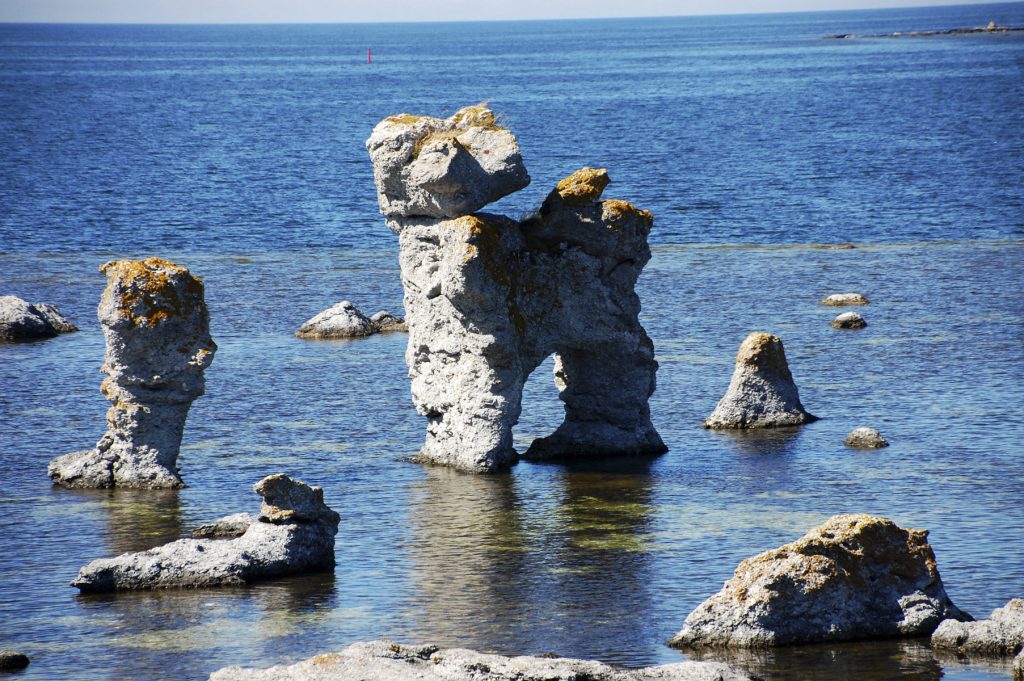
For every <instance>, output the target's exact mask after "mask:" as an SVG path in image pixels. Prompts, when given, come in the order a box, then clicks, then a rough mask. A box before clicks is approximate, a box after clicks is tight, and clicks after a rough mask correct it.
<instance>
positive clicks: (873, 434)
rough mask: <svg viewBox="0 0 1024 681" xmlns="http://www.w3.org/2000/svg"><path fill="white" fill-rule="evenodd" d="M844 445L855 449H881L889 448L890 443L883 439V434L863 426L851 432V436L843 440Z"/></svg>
mask: <svg viewBox="0 0 1024 681" xmlns="http://www.w3.org/2000/svg"><path fill="white" fill-rule="evenodd" d="M843 444H845V445H846V446H847V447H853V448H854V449H880V448H882V447H888V446H889V441H888V440H886V439H885V438H884V437H882V434H881V433H879V432H878V431H877V430H875V429H874V428H868V427H867V426H861V427H860V428H854V429H853V430H851V431H850V434H849V435H847V436H846V439H845V440H843Z"/></svg>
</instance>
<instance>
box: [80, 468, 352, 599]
mask: <svg viewBox="0 0 1024 681" xmlns="http://www.w3.org/2000/svg"><path fill="white" fill-rule="evenodd" d="M253 489H254V491H256V493H258V494H259V495H260V496H262V497H263V512H262V513H261V515H260V519H259V521H258V522H252V523H250V524H249V525H248V527H247V528H246V530H245V532H244V533H243V534H242V535H241V536H238V537H237V538H233V539H179V540H178V541H174V542H171V543H169V544H164V545H163V546H158V547H156V548H154V549H150V550H149V551H139V552H136V553H125V554H122V555H120V556H118V557H116V558H103V559H100V560H94V561H93V562H91V563H89V564H88V565H86V566H85V567H83V568H82V569H81V570H80V571H79V572H78V576H77V577H75V579H74V580H73V581H72V582H71V586H74V587H77V588H78V589H80V590H81V591H82V592H84V593H98V592H110V591H136V590H141V589H168V588H200V587H209V586H240V585H243V584H249V583H251V582H255V581H258V580H261V579H273V578H277V577H284V576H287V575H296V574H302V573H308V572H319V571H322V570H329V569H331V568H332V567H334V536H335V535H336V534H337V532H338V520H339V518H338V514H337V513H335V512H334V511H332V510H331V509H330V508H328V506H327V505H326V504H325V503H324V501H323V490H322V489H321V488H319V487H310V486H308V485H306V484H305V483H303V482H300V481H298V480H293V479H291V478H289V477H288V476H286V475H272V476H269V477H266V478H264V479H263V480H261V481H260V482H258V483H257V484H256V485H255V486H254V487H253ZM229 518H234V519H235V520H237V516H229ZM226 521H227V519H221V520H220V521H218V522H217V523H214V526H221V527H223V526H224V525H225V524H226ZM236 524H237V523H236Z"/></svg>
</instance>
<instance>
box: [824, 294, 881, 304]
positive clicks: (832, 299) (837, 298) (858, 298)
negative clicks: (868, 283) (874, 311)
mask: <svg viewBox="0 0 1024 681" xmlns="http://www.w3.org/2000/svg"><path fill="white" fill-rule="evenodd" d="M869 302H870V301H869V300H868V299H867V298H865V297H864V296H862V295H861V294H859V293H833V294H832V295H830V296H828V297H827V298H825V299H824V300H823V301H821V302H820V303H818V304H819V305H828V306H830V307H842V306H844V305H867V304H868V303H869Z"/></svg>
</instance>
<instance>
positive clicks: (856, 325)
mask: <svg viewBox="0 0 1024 681" xmlns="http://www.w3.org/2000/svg"><path fill="white" fill-rule="evenodd" d="M867 325H868V323H867V321H865V319H864V318H863V317H861V316H860V315H859V314H857V313H856V312H844V313H843V314H841V315H839V316H838V317H836V318H835V319H833V320H832V328H834V329H863V328H864V327H865V326H867Z"/></svg>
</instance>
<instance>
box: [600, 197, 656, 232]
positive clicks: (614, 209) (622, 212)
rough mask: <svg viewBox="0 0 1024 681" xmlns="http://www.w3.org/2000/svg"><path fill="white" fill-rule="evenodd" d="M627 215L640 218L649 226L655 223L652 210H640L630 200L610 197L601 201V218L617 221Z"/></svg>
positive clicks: (607, 220)
mask: <svg viewBox="0 0 1024 681" xmlns="http://www.w3.org/2000/svg"><path fill="white" fill-rule="evenodd" d="M627 217H629V218H638V219H640V220H642V221H643V222H644V223H645V224H646V225H647V226H648V227H650V226H651V225H653V224H654V215H652V214H651V212H650V211H647V210H640V209H639V208H637V207H636V206H634V205H633V204H632V203H630V202H629V201H623V200H621V199H609V200H607V201H602V202H601V219H603V220H604V221H605V222H617V221H619V220H622V219H623V218H627Z"/></svg>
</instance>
